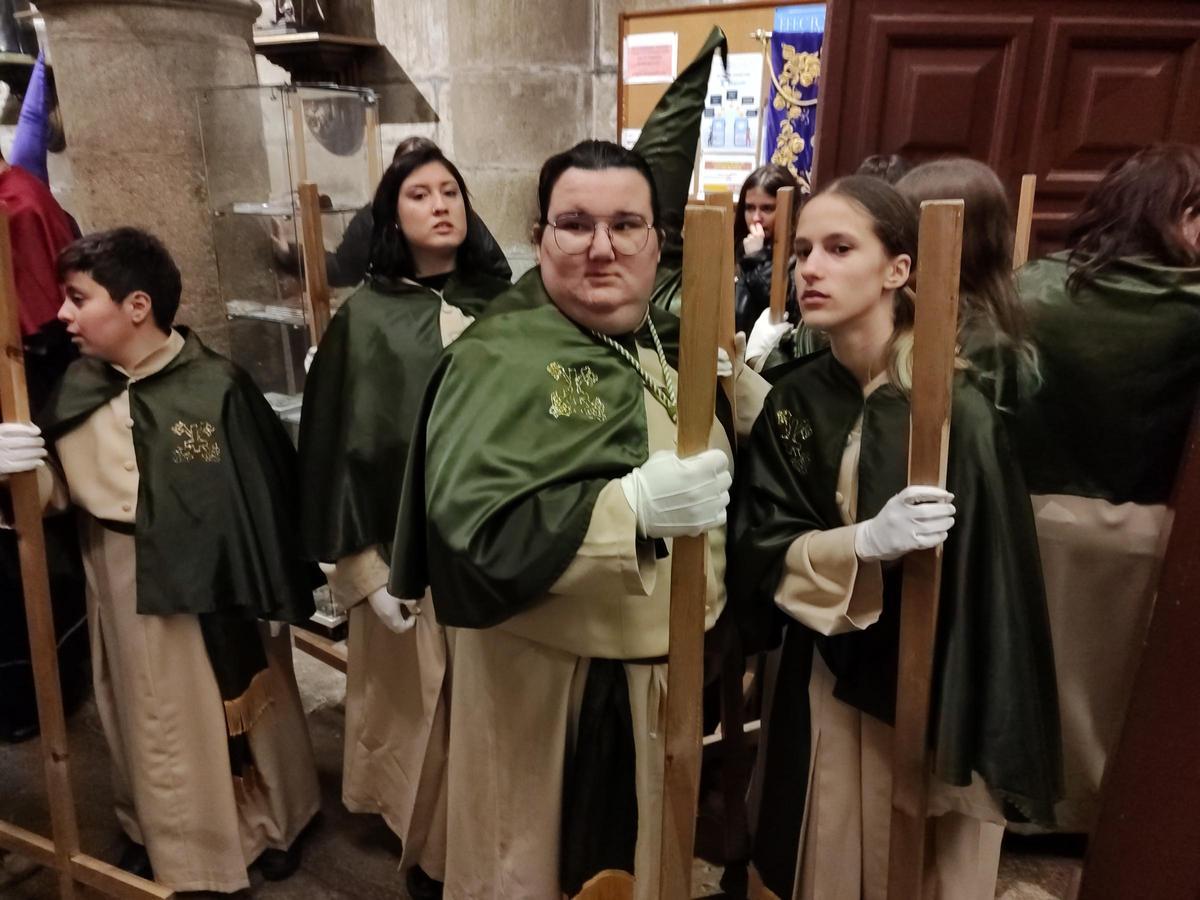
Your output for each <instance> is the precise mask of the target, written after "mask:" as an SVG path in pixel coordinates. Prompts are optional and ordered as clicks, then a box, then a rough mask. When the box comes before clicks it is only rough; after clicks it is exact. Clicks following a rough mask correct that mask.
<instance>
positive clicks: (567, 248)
mask: <svg viewBox="0 0 1200 900" xmlns="http://www.w3.org/2000/svg"><path fill="white" fill-rule="evenodd" d="M546 224H548V225H549V226H550V227H551V228H552V229H554V243H555V245H556V246H557V247H558V249H559V250H561V251H562V252H563V253H566V254H567V255H569V256H577V255H579V254H581V253H587V251H588V249H589V248H590V247H591V246H592V242H593V241H594V240H595V239H596V229H598V228H600V227H603V228H604V230H605V233H607V234H608V242H609V243H610V244H611V245H612V248H613V252H614V253H616V254H618V255H619V256H634V255H635V254H638V253H641V252H642V250H644V249H645V247H646V243H647V242H648V241H649V240H650V231H651V229H652V228H653V227H654V226H652V225H651V224H650V223H649V222H647V221H646V220H645V219H644V218H642V217H641V216H639V215H636V214H629V215H620V216H614V217H613V218H612V219H611V220H610V221H605V220H603V219H598V218H596V217H595V216H589V215H586V214H585V213H563V214H562V215H561V216H559V217H558V218H557V219H556V220H555V221H553V222H547V223H546Z"/></svg>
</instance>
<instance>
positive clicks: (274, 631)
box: [267, 619, 287, 638]
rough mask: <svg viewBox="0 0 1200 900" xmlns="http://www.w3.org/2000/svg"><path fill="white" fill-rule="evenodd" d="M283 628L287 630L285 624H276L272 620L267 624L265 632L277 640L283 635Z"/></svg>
mask: <svg viewBox="0 0 1200 900" xmlns="http://www.w3.org/2000/svg"><path fill="white" fill-rule="evenodd" d="M285 628H287V622H276V621H275V620H274V619H271V620H269V621H268V622H267V630H268V631H269V632H270V633H271V637H273V638H277V637H279V636H280V635H281V634H283V629H285Z"/></svg>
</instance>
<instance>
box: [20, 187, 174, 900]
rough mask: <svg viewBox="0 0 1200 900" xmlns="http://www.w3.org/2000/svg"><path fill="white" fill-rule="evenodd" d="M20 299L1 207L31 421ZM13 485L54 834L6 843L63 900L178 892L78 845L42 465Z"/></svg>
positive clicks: (25, 406) (23, 403)
mask: <svg viewBox="0 0 1200 900" xmlns="http://www.w3.org/2000/svg"><path fill="white" fill-rule="evenodd" d="M18 304H19V300H18V297H17V287H16V282H15V280H14V277H13V262H12V244H11V236H10V230H9V218H8V214H7V213H6V212H4V210H3V208H2V207H0V338H2V339H3V344H4V353H3V354H2V355H0V417H2V418H3V420H4V421H5V422H24V423H28V422H29V421H30V416H29V395H28V393H27V392H26V390H25V354H24V347H23V345H22V343H21V326H20V319H19V310H18ZM8 490H9V493H10V494H11V496H12V507H13V519H14V524H15V525H16V532H17V548H18V555H19V557H20V563H21V585H22V587H23V589H24V594H25V618H26V622H27V627H28V629H29V654H30V659H31V660H32V662H33V685H34V692H35V694H36V696H37V709H38V726H39V728H40V729H41V748H42V763H43V768H44V770H45V775H46V792H47V794H48V795H49V801H50V827H51V833H52V834H53V836H54V840H53V841H47V840H46V839H45V838H43V837H41V836H39V835H36V834H33V833H32V832H29V831H26V830H24V829H22V828H19V827H17V826H15V825H12V824H10V823H7V822H0V847H4V848H5V849H7V850H11V851H12V852H14V853H20V854H23V855H25V856H28V857H29V858H30V859H32V860H33V861H34V862H37V863H39V864H41V865H45V866H51V867H53V868H54V869H56V870H57V872H58V890H59V896H60V897H62V898H63V900H74V898H75V897H77V896H79V894H78V892H77V891H76V886H75V883H76V881H78V882H80V883H82V884H87V885H89V886H91V887H94V888H96V889H97V890H101V891H104V892H105V893H109V894H111V895H113V896H118V897H128V898H131V900H134V898H150V897H157V898H165V897H171V896H173V895H172V892H171V891H168V890H166V889H165V888H161V887H159V886H158V885H156V884H154V883H153V882H150V881H146V880H144V879H141V878H137V877H135V876H133V875H130V874H129V873H127V872H122V871H121V870H120V869H117V868H116V867H114V866H110V865H108V864H107V863H102V862H100V861H99V860H97V859H93V858H92V857H90V856H86V855H85V854H83V853H80V851H79V824H78V822H77V821H76V818H75V797H74V794H73V792H72V790H71V771H70V757H69V754H68V752H67V723H66V718H65V716H64V714H63V703H62V685H61V684H60V683H59V679H58V642H57V640H56V639H55V635H54V614H53V610H52V607H51V605H50V577H49V573H48V571H47V568H46V538H45V534H44V532H43V531H42V501H41V498H40V497H39V495H38V494H39V492H38V479H37V472H36V471H32V472H18V473H16V474H13V475H10V476H9V477H8Z"/></svg>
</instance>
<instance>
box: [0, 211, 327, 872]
mask: <svg viewBox="0 0 1200 900" xmlns="http://www.w3.org/2000/svg"><path fill="white" fill-rule="evenodd" d="M58 274H59V278H60V280H61V281H62V282H63V285H64V288H65V294H66V299H65V301H64V302H63V304H62V308H61V309H60V310H59V313H58V318H59V320H60V321H62V322H63V323H64V324H65V325H66V327H67V331H68V333H69V334H70V335H71V337H72V339H73V340H74V341H75V343H76V344H77V345H78V346H79V348H80V350H81V351H82V353H83V354H84V358H82V359H80V360H78V361H77V362H75V363H74V364H73V365H72V366H71V367H70V368H69V369H68V370H67V373H66V375H65V376H64V377H63V380H62V382H61V384H60V385H59V387H58V389H57V391H56V392H55V394H54V395H53V396H52V397H51V399H50V400H49V401H48V402H47V405H46V408H45V409H44V410H43V412H42V414H41V416H40V417H39V423H40V425H41V429H42V432H43V433H44V434H45V438H46V439H47V440H49V441H51V442H52V443H53V445H54V448H55V451H56V456H57V460H58V463H59V466H60V467H61V471H62V475H63V476H65V484H66V488H67V490H68V491H69V493H70V499H71V501H72V502H73V503H74V504H76V505H77V506H79V507H81V508H82V509H83V511H84V512H86V513H87V515H86V516H85V517H84V519H85V521H84V523H83V525H82V528H81V543H82V549H83V557H84V566H85V570H86V573H87V589H88V625H89V628H90V631H91V642H92V660H93V669H94V681H95V692H96V705H97V708H98V710H99V713H100V719H101V722H102V724H103V727H104V733H105V737H106V738H107V740H108V744H109V748H110V750H111V752H112V757H113V773H114V787H115V794H116V807H117V818H118V820H119V821H120V824H121V826H122V828H123V829H124V831H125V833H126V834H127V835H128V836H129V838H130V839H131V841H133V842H134V844H135V845H143V846H144V847H145V852H146V853H147V854H148V857H149V862H150V864H151V866H152V867H153V874H154V877H155V878H156V879H157V880H158V881H159V882H161V883H163V884H165V885H167V886H169V887H171V888H173V889H175V890H179V891H197V890H206V891H220V892H233V891H236V890H239V889H241V888H245V887H247V886H248V885H249V879H248V877H247V871H246V870H247V867H248V866H249V865H250V864H251V863H253V862H254V861H255V860H256V859H259V864H260V866H261V868H262V870H263V874H264V875H265V876H266V877H269V878H278V877H285V876H286V875H287V874H290V873H291V871H292V870H294V868H295V865H296V862H297V858H298V854H297V853H296V851H295V847H294V843H295V841H296V838H297V836H298V835H299V833H300V832H301V830H302V829H303V828H304V827H305V826H306V825H307V824H308V823H309V821H310V820H311V819H312V817H313V816H314V815H315V813H316V812H317V809H318V806H319V804H320V796H319V792H318V787H317V780H316V770H315V766H314V762H313V756H312V746H311V743H310V740H309V736H308V731H307V729H306V725H305V720H304V712H303V709H302V707H301V705H300V700H299V694H298V691H297V689H296V682H295V676H294V674H293V672H292V664H291V656H290V647H289V646H288V641H287V638H286V637H285V636H283V635H279V636H273V635H272V634H271V633H270V631H269V629H268V626H267V623H266V621H265V620H271V621H272V622H281V621H282V622H298V621H302V620H304V619H305V618H307V617H308V616H309V615H310V614H311V612H312V608H313V603H312V586H313V580H312V577H311V571H312V570H311V569H310V568H309V567H308V565H307V564H306V563H304V562H303V561H302V555H301V552H300V549H299V543H298V541H297V540H296V539H295V538H294V537H293V534H294V532H295V524H296V522H297V509H296V501H297V497H296V487H297V479H296V472H295V454H294V451H293V448H292V445H291V442H290V441H289V439H288V437H287V434H286V432H285V431H284V430H283V428H282V426H281V425H280V424H279V422H278V420H277V419H276V417H275V415H274V413H273V412H272V410H271V408H270V406H269V405H268V404H267V402H266V400H265V399H264V398H263V396H262V394H261V393H260V392H259V391H258V389H257V388H256V387H255V386H254V384H253V382H252V381H251V380H250V377H249V376H248V375H247V374H246V373H245V372H243V371H242V370H241V369H239V368H238V367H237V366H235V365H234V364H233V363H231V362H230V361H229V360H227V359H226V358H224V357H222V356H220V355H218V354H216V353H214V352H212V351H211V350H209V349H207V348H206V347H205V346H204V345H203V344H202V343H201V342H200V341H199V339H198V338H197V337H196V336H195V335H193V334H190V333H188V332H187V331H186V330H185V329H176V328H173V327H172V323H173V321H174V318H175V312H176V310H177V309H178V306H179V297H180V293H181V283H180V276H179V270H178V268H176V266H175V263H174V262H173V261H172V259H171V256H170V254H169V253H168V252H167V250H166V248H165V247H164V246H163V245H162V244H161V243H160V242H159V241H158V240H157V239H156V238H154V237H153V236H151V235H149V234H147V233H145V232H143V231H139V230H137V229H134V228H118V229H116V230H113V231H107V232H101V233H97V234H92V235H88V236H87V237H84V238H81V239H80V240H77V241H75V242H74V243H73V244H71V245H69V246H68V247H66V248H65V249H64V250H63V252H62V253H61V255H60V256H59V259H58ZM40 441H41V438H39V437H38V436H37V430H36V429H32V428H29V427H27V426H14V425H9V426H4V427H3V431H0V460H6V459H7V460H8V465H7V470H8V471H10V472H11V471H19V470H21V468H20V467H21V463H20V462H19V460H20V459H24V461H25V462H24V466H23V467H24V468H25V469H29V468H33V467H39V466H40V467H43V468H42V469H41V471H42V472H44V473H45V474H44V475H41V474H40V475H39V480H40V482H41V483H42V485H43V487H44V488H45V493H46V495H47V496H49V495H50V494H51V493H52V489H51V484H50V482H51V481H52V480H53V478H54V475H53V473H52V470H51V469H50V468H49V467H44V466H43V462H42V460H41V459H40V458H39V457H43V456H45V449H44V446H38V445H39V442H40ZM6 448H7V450H6ZM14 459H17V460H18V462H16V463H14V462H13V460H14ZM60 492H61V485H60ZM138 849H139V848H137V847H136V846H135V847H134V848H133V850H134V851H135V853H134V854H132V858H136V851H137V850H138ZM132 858H131V855H130V854H127V862H132Z"/></svg>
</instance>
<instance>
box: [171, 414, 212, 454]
mask: <svg viewBox="0 0 1200 900" xmlns="http://www.w3.org/2000/svg"><path fill="white" fill-rule="evenodd" d="M171 434H173V435H175V436H176V437H177V438H179V440H178V441H176V442H175V449H174V450H173V451H172V453H171V461H172V462H177V463H185V462H206V463H215V462H220V461H221V445H220V444H218V443H217V439H216V434H217V426H216V425H214V424H213V423H212V422H196V423H193V424H191V425H189V424H187V423H186V422H183V421H179V422H176V423H175V424H174V425H172V426H171Z"/></svg>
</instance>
